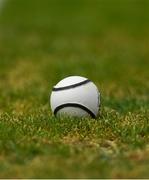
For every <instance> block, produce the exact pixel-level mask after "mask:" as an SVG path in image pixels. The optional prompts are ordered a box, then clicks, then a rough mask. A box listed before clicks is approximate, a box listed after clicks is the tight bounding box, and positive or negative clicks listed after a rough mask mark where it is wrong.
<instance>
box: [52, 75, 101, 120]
mask: <svg viewBox="0 0 149 180" xmlns="http://www.w3.org/2000/svg"><path fill="white" fill-rule="evenodd" d="M50 103H51V109H52V112H53V113H54V114H55V115H57V114H59V115H61V114H66V115H68V116H70V117H72V116H73V117H88V116H91V117H92V118H96V117H97V114H98V111H99V106H100V93H99V91H98V89H97V87H96V85H95V84H94V83H93V82H92V81H90V80H88V79H87V78H84V77H80V76H70V77H67V78H65V79H63V80H61V81H60V82H59V83H58V84H56V85H55V86H54V88H53V90H52V94H51V97H50Z"/></svg>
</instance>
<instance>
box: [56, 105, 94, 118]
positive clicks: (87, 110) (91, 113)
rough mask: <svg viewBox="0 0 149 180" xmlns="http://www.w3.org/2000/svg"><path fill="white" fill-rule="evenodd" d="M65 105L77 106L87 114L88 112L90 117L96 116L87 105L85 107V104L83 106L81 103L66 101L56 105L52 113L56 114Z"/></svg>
mask: <svg viewBox="0 0 149 180" xmlns="http://www.w3.org/2000/svg"><path fill="white" fill-rule="evenodd" d="M65 107H78V108H80V109H82V110H84V111H86V112H87V113H88V114H90V116H91V117H92V118H96V116H95V114H94V113H93V112H92V111H91V110H89V109H88V108H87V107H85V106H83V105H81V104H77V103H66V104H62V105H60V106H58V107H56V108H55V110H54V115H55V116H56V114H57V113H58V111H59V110H61V109H63V108H65Z"/></svg>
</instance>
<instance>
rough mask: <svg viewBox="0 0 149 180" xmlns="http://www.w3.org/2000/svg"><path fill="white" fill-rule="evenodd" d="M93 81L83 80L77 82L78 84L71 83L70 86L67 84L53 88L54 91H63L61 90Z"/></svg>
mask: <svg viewBox="0 0 149 180" xmlns="http://www.w3.org/2000/svg"><path fill="white" fill-rule="evenodd" d="M89 82H91V81H90V80H89V79H87V80H85V81H83V82H80V83H77V84H73V85H70V86H65V87H60V88H55V87H54V88H53V91H61V90H66V89H71V88H75V87H78V86H81V85H84V84H87V83H89Z"/></svg>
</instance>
